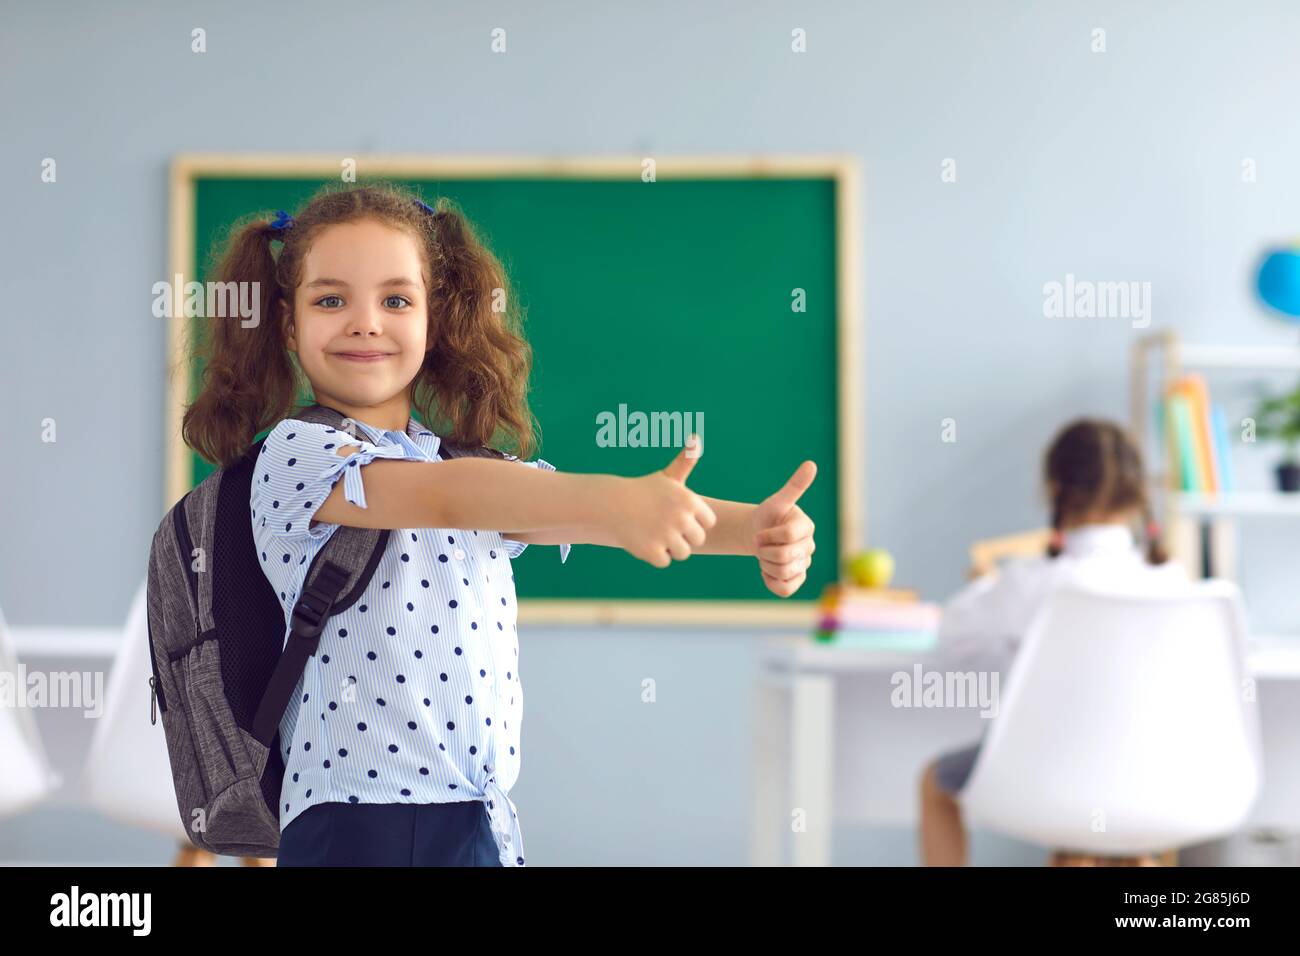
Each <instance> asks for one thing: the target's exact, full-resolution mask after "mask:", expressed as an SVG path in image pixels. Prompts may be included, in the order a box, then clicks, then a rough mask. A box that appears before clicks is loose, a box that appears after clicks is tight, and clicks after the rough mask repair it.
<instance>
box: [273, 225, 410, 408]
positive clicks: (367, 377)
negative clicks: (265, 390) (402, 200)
mask: <svg viewBox="0 0 1300 956" xmlns="http://www.w3.org/2000/svg"><path fill="white" fill-rule="evenodd" d="M288 321H289V324H288V327H287V328H286V330H285V344H286V346H287V348H288V349H289V350H290V351H292V352H296V353H297V354H298V361H299V363H300V364H301V365H302V369H303V371H304V372H305V373H306V374H307V377H308V378H309V379H310V380H311V384H312V387H313V388H314V390H315V393H316V401H317V402H319V403H320V404H322V405H330V406H332V407H334V408H338V409H340V410H342V411H344V412H346V413H348V414H354V413H359V412H360V410H362V409H366V410H371V411H370V413H369V414H357V416H356V417H360V418H362V420H363V421H366V422H367V424H375V425H380V426H381V427H391V428H394V429H396V430H401V429H404V428H405V427H406V421H407V416H408V414H409V412H410V392H409V388H410V385H411V382H412V381H413V380H414V378H415V376H416V374H417V373H418V372H419V370H420V365H421V364H422V363H423V362H424V356H425V353H426V351H427V348H428V347H429V346H428V343H427V341H426V340H427V331H428V305H427V301H426V290H425V286H424V270H423V262H422V259H421V256H420V252H419V246H418V244H417V242H416V239H415V237H414V236H412V235H410V234H409V233H407V232H405V231H404V230H400V229H394V228H393V227H391V226H387V225H384V224H382V223H380V222H377V221H375V220H373V219H363V220H360V221H358V222H349V223H340V224H338V225H334V226H327V227H326V228H325V229H322V230H321V231H320V232H319V233H317V235H316V237H315V238H314V240H313V241H312V244H311V248H310V249H309V250H308V251H307V254H306V256H305V257H304V260H303V272H302V281H301V282H300V283H299V285H298V288H297V289H295V290H294V307H293V319H291V320H288Z"/></svg>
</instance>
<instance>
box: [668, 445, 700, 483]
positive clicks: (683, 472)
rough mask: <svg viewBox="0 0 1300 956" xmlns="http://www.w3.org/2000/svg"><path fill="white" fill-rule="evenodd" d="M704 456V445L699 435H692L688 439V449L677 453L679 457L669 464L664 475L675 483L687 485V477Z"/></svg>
mask: <svg viewBox="0 0 1300 956" xmlns="http://www.w3.org/2000/svg"><path fill="white" fill-rule="evenodd" d="M702 454H704V443H703V442H702V441H700V439H699V436H698V435H691V436H689V437H688V438H687V439H686V447H685V448H683V449H682V450H681V451H680V452H678V453H677V457H676V458H674V459H673V460H672V461H671V462H669V463H668V467H667V468H665V469H664V474H665V475H667V476H668V477H669V478H672V479H674V480H675V481H680V482H681V483H682V484H686V476H687V475H689V474H690V473H691V469H692V468H694V467H695V463H696V462H697V461H699V460H700V456H701V455H702Z"/></svg>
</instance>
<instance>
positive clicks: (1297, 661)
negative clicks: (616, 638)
mask: <svg viewBox="0 0 1300 956" xmlns="http://www.w3.org/2000/svg"><path fill="white" fill-rule="evenodd" d="M934 659H935V657H934V654H933V653H932V652H925V653H918V652H915V651H897V650H885V651H873V650H870V649H868V648H861V647H835V646H828V645H826V644H822V643H820V642H816V641H814V640H813V639H812V637H811V636H810V635H807V634H783V635H779V636H776V637H772V638H769V639H768V640H767V641H766V642H765V646H764V653H763V663H764V665H765V666H766V667H768V668H769V669H772V670H778V671H792V672H793V671H798V672H805V673H819V674H850V673H855V672H878V671H895V670H899V669H900V668H910V667H912V666H913V665H914V664H918V663H919V664H925V663H928V662H933V661H934ZM1246 667H1247V669H1248V670H1249V672H1250V673H1251V674H1252V675H1253V676H1255V677H1258V678H1262V679H1268V680H1300V637H1278V636H1268V635H1259V636H1256V637H1253V638H1251V639H1250V640H1249V641H1248V643H1247V649H1246Z"/></svg>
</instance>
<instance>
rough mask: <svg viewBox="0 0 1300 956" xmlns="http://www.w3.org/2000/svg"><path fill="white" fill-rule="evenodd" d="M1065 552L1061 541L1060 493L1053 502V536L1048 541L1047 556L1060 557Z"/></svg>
mask: <svg viewBox="0 0 1300 956" xmlns="http://www.w3.org/2000/svg"><path fill="white" fill-rule="evenodd" d="M1063 550H1064V543H1063V542H1062V540H1061V498H1060V493H1059V492H1058V493H1057V495H1056V496H1055V497H1054V498H1053V500H1052V534H1051V537H1050V538H1048V540H1047V556H1048V557H1049V558H1056V557H1060V555H1061V552H1062V551H1063Z"/></svg>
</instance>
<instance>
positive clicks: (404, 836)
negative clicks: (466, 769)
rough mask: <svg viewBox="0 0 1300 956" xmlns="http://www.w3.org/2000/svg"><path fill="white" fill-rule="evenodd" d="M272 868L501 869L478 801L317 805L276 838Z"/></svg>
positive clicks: (488, 826) (482, 806)
mask: <svg viewBox="0 0 1300 956" xmlns="http://www.w3.org/2000/svg"><path fill="white" fill-rule="evenodd" d="M276 866H501V858H500V855H499V853H498V851H497V844H496V840H495V839H494V838H493V836H492V827H491V824H490V823H489V821H488V815H487V807H486V806H485V805H484V803H483V801H481V800H461V801H457V802H456V803H317V804H315V805H313V806H310V807H308V808H307V809H306V810H304V811H303V812H302V813H300V814H298V816H296V817H294V819H293V820H292V821H291V822H290V823H289V825H288V826H287V827H285V828H284V830H283V831H282V832H281V833H280V853H279V856H278V857H277V858H276Z"/></svg>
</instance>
